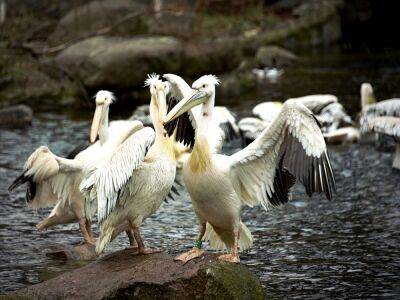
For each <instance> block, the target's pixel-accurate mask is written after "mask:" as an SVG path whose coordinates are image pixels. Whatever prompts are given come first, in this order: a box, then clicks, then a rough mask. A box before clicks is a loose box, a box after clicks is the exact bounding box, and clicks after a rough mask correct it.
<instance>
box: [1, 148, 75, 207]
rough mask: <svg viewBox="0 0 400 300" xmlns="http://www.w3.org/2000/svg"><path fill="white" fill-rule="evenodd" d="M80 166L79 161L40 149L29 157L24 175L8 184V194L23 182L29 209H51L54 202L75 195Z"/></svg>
mask: <svg viewBox="0 0 400 300" xmlns="http://www.w3.org/2000/svg"><path fill="white" fill-rule="evenodd" d="M60 160H62V163H60ZM82 167H83V166H82V165H81V164H80V162H77V161H75V160H74V159H65V158H60V157H57V156H56V155H54V154H53V153H52V152H51V151H50V150H49V149H48V148H47V147H45V146H41V147H39V148H37V149H36V150H35V151H34V152H33V153H32V154H31V155H30V157H29V158H28V160H27V161H26V163H25V167H24V172H23V173H22V174H21V175H20V176H19V177H18V178H16V179H15V180H14V182H13V183H12V184H11V185H10V187H9V191H13V190H14V189H15V188H17V187H18V186H20V185H22V184H25V183H26V184H27V189H26V201H27V202H28V204H29V205H30V206H31V207H33V208H44V207H49V206H54V205H55V204H56V203H57V202H58V201H65V200H68V199H69V198H71V197H74V196H75V195H74V192H75V191H78V185H79V180H80V174H81V170H82Z"/></svg>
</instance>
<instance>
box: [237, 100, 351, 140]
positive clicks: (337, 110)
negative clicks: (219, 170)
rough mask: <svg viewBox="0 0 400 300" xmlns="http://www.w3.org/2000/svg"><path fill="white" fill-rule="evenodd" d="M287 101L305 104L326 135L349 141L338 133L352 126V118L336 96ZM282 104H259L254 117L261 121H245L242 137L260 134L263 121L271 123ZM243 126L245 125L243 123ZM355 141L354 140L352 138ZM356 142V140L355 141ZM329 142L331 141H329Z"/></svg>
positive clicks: (253, 111)
mask: <svg viewBox="0 0 400 300" xmlns="http://www.w3.org/2000/svg"><path fill="white" fill-rule="evenodd" d="M286 101H296V102H298V103H301V104H303V105H304V106H305V107H307V108H308V109H309V110H311V111H312V112H313V113H314V114H315V116H316V118H317V119H318V121H319V122H320V124H321V130H322V132H323V133H324V134H328V135H330V136H335V137H336V141H337V140H338V139H339V138H340V137H343V142H346V141H347V137H348V136H347V135H346V136H344V135H343V133H344V132H343V130H341V131H340V132H336V131H337V130H338V129H339V128H341V127H348V126H350V125H352V120H351V118H350V116H348V115H347V113H346V111H345V109H344V108H343V106H342V104H340V103H339V102H338V99H337V97H336V96H334V95H329V94H328V95H308V96H304V97H299V98H290V99H288V100H286ZM282 105H283V103H282V102H261V103H259V104H257V105H256V106H255V107H254V108H253V110H252V113H253V115H254V116H256V117H258V118H259V119H260V120H259V121H256V119H252V120H251V122H249V120H245V121H244V122H245V124H246V125H245V126H242V128H241V133H242V137H243V136H247V137H248V138H249V139H251V137H254V136H255V135H254V133H256V132H258V133H259V132H260V128H261V126H263V125H266V124H265V123H264V122H261V120H262V121H266V122H267V124H269V123H271V122H272V121H273V120H274V119H275V118H276V117H277V116H278V114H279V112H280V111H281V109H282ZM242 125H243V123H242ZM353 133H354V131H352V132H350V131H349V136H352V137H353ZM350 139H353V138H350ZM353 140H354V139H353ZM327 141H329V140H327Z"/></svg>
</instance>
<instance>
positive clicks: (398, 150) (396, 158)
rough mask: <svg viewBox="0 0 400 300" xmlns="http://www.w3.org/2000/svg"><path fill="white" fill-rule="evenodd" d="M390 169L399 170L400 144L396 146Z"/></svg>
mask: <svg viewBox="0 0 400 300" xmlns="http://www.w3.org/2000/svg"><path fill="white" fill-rule="evenodd" d="M392 167H393V168H394V169H397V170H400V144H396V152H395V153H394V160H393V164H392Z"/></svg>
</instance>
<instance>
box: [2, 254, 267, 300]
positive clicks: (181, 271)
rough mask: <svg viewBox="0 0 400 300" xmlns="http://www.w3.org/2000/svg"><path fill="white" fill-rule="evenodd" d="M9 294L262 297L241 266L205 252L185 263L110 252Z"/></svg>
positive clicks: (156, 256)
mask: <svg viewBox="0 0 400 300" xmlns="http://www.w3.org/2000/svg"><path fill="white" fill-rule="evenodd" d="M9 297H10V298H13V297H21V298H22V299H91V300H94V299H264V298H265V294H264V290H263V288H262V286H261V284H260V282H259V280H258V279H257V278H256V277H255V276H254V275H253V274H252V273H250V271H249V270H248V269H247V268H246V267H245V266H243V265H240V264H231V263H227V262H219V261H216V255H210V254H209V255H206V256H204V257H203V258H200V259H195V260H193V261H190V262H189V263H187V264H183V263H182V262H176V261H174V260H173V259H172V258H171V257H170V256H168V255H167V254H164V253H160V254H153V255H146V256H142V255H135V254H134V252H133V250H131V249H129V250H122V251H119V252H116V253H113V254H110V255H108V256H106V257H104V258H103V259H100V260H98V261H96V262H93V263H91V264H89V265H86V266H85V267H82V268H79V269H76V270H74V271H72V272H68V273H64V274H62V275H60V276H58V277H56V278H54V279H50V280H48V281H45V282H43V283H39V284H36V285H33V286H30V287H27V288H24V289H22V290H19V291H17V292H16V293H14V294H12V295H9Z"/></svg>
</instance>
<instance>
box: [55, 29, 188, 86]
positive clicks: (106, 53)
mask: <svg viewBox="0 0 400 300" xmlns="http://www.w3.org/2000/svg"><path fill="white" fill-rule="evenodd" d="M181 52H182V45H181V42H180V41H179V40H177V39H175V38H172V37H135V38H122V37H103V36H99V37H93V38H89V39H86V40H83V41H81V42H79V43H76V44H74V45H72V46H71V47H69V48H67V49H65V50H64V51H62V52H61V53H60V54H59V55H57V57H56V58H55V61H56V62H57V63H58V65H59V66H60V67H61V68H62V69H64V70H68V73H69V74H70V75H71V76H72V77H75V78H78V79H79V80H80V81H82V82H83V83H84V85H85V86H86V87H89V88H93V89H95V88H105V87H112V88H119V89H128V88H129V89H131V88H132V87H139V86H140V87H142V86H143V82H144V80H145V78H146V75H147V74H149V73H152V72H157V73H159V74H162V73H165V72H171V73H174V72H177V71H178V70H179V68H180V62H181Z"/></svg>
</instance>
